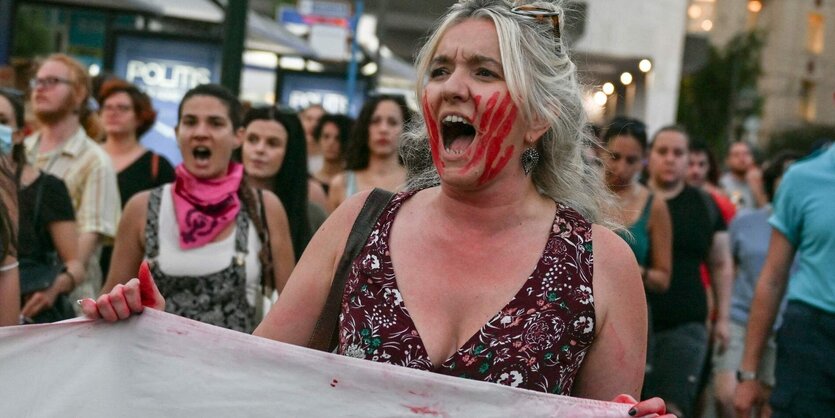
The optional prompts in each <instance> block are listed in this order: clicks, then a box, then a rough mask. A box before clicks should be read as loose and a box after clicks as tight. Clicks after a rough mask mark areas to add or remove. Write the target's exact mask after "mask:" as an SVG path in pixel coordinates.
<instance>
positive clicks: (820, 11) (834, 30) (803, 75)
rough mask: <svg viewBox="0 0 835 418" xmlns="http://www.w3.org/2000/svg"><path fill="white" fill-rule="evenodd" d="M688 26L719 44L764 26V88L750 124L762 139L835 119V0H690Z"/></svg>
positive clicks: (761, 85)
mask: <svg viewBox="0 0 835 418" xmlns="http://www.w3.org/2000/svg"><path fill="white" fill-rule="evenodd" d="M689 3H690V4H689V5H688V9H687V29H688V33H689V34H690V35H692V36H701V37H702V38H704V39H706V40H707V41H708V42H709V43H710V44H712V45H713V46H717V47H722V46H724V45H726V44H727V43H728V42H729V41H730V40H731V39H732V38H733V37H734V36H736V35H738V34H740V33H743V32H746V31H751V30H755V29H756V30H761V31H763V32H764V34H765V36H766V38H765V44H764V45H763V49H762V51H761V59H762V61H761V66H762V75H761V76H760V79H759V81H758V86H757V89H758V92H759V94H760V95H761V96H762V97H763V99H764V103H763V107H762V114H761V118H760V120H759V121H756V123H752V124H750V125H751V126H749V128H752V129H754V130H755V131H757V132H755V135H754V137H755V138H756V139H757V141H759V143H760V144H761V145H764V144H765V143H766V142H767V141H768V138H769V137H770V136H771V135H772V134H775V133H777V132H780V131H783V130H786V129H791V128H797V127H800V126H804V125H807V124H817V125H835V108H834V107H833V105H832V101H833V92H835V0H690V1H689Z"/></svg>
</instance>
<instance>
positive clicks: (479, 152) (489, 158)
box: [465, 92, 516, 182]
mask: <svg viewBox="0 0 835 418" xmlns="http://www.w3.org/2000/svg"><path fill="white" fill-rule="evenodd" d="M498 98H499V92H496V93H493V95H492V96H491V97H490V99H489V100H488V101H487V109H485V111H484V114H483V115H482V117H481V120H480V121H479V132H478V134H479V135H480V139H479V141H478V144H475V147H476V149H475V153H474V154H473V158H472V159H471V160H470V162H469V163H467V166H466V167H465V168H466V169H467V170H469V169H472V168H473V167H475V166H476V164H478V163H479V161H481V159H482V158H484V159H485V160H486V161H485V165H484V173H483V174H482V178H481V179H479V181H481V182H483V181H484V176H485V175H486V174H487V172H488V171H490V168H491V167H493V165H494V163H495V160H496V158H497V157H498V155H499V152H500V151H501V145H502V142H503V141H504V139H505V137H507V135H508V134H509V133H510V130H511V128H513V123H514V122H515V121H516V106H515V105H514V104H513V101H512V100H511V99H510V95H509V94H506V95H505V97H504V99H502V101H501V103H499V104H496V102H497V101H498ZM505 153H507V151H506V152H505ZM485 156H486V157H485ZM503 158H504V157H503Z"/></svg>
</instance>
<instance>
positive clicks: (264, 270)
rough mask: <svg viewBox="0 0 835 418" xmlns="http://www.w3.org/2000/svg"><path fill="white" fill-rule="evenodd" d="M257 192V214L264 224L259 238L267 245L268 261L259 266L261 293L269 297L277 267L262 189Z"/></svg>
mask: <svg viewBox="0 0 835 418" xmlns="http://www.w3.org/2000/svg"><path fill="white" fill-rule="evenodd" d="M257 193H258V195H257V196H258V215H259V216H260V217H261V224H262V225H264V236H263V237H261V239H262V240H263V242H262V243H261V245H266V246H267V259H268V261H269V266H261V293H262V294H264V296H267V297H270V295H271V294H272V290H273V287H274V278H273V277H274V275H275V269H277V268H278V266H276V265H275V260H273V247H272V240H271V239H270V225H269V223H268V222H267V211H266V209H265V208H264V191H263V190H261V189H258V190H257ZM270 272H272V273H273V274H272V275H270V274H269V273H270Z"/></svg>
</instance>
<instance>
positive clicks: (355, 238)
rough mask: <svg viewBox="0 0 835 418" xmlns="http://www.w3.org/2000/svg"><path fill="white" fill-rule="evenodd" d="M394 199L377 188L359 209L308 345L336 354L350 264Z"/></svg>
mask: <svg viewBox="0 0 835 418" xmlns="http://www.w3.org/2000/svg"><path fill="white" fill-rule="evenodd" d="M393 197H394V193H391V192H389V191H385V190H382V189H374V190H372V191H371V194H369V195H368V198H367V199H366V200H365V204H364V205H363V206H362V210H360V212H359V214H358V215H357V219H356V221H354V226H353V227H352V228H351V234H350V235H348V240H347V241H346V243H345V250H344V251H343V252H342V258H340V259H339V265H338V266H337V268H336V273H335V274H334V275H333V281H332V282H331V289H330V292H329V293H328V299H327V301H325V307H324V308H322V314H321V315H320V316H319V320H318V321H316V328H314V330H313V335H312V336H311V337H310V340H309V341H308V343H307V346H308V347H309V348H313V349H316V350H322V351H333V349H334V348H335V347H336V345H337V343H338V342H339V338H338V328H339V311H340V308H341V307H342V294H343V292H344V291H345V280H346V279H347V277H348V273H349V272H350V271H351V264H352V263H353V261H354V259H355V258H356V257H357V255H358V254H359V252H360V250H362V247H363V246H364V245H365V242H366V241H367V240H368V236H369V235H371V230H372V229H374V224H376V223H377V219H378V218H379V217H380V214H382V213H383V210H384V209H385V208H386V206H387V205H388V203H389V202H390V201H391V199H392V198H393Z"/></svg>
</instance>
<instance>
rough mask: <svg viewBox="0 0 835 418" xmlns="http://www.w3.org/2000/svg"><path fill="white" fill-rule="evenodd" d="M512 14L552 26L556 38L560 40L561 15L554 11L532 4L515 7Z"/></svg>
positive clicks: (511, 10)
mask: <svg viewBox="0 0 835 418" xmlns="http://www.w3.org/2000/svg"><path fill="white" fill-rule="evenodd" d="M510 12H511V13H513V14H515V15H517V16H522V17H524V18H526V19H533V20H536V21H537V22H539V23H545V24H549V25H551V27H552V28H553V30H554V37H555V38H556V39H557V40H559V39H560V13H559V12H557V11H554V10H548V9H545V8H542V7H537V6H533V5H530V4H524V5H521V6H515V7H513V8H512V9H510Z"/></svg>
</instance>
